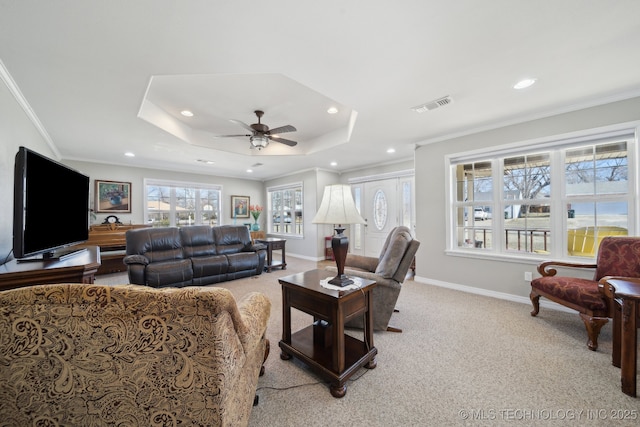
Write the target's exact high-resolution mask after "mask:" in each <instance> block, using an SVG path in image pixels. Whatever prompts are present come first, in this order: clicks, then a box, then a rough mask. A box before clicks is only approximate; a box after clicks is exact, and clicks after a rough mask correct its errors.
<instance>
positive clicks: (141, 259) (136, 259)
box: [122, 255, 149, 265]
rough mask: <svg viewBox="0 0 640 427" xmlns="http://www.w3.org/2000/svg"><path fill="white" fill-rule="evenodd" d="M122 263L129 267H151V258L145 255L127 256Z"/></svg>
mask: <svg viewBox="0 0 640 427" xmlns="http://www.w3.org/2000/svg"><path fill="white" fill-rule="evenodd" d="M122 262H124V263H125V264H127V265H131V264H142V265H149V258H147V257H145V256H144V255H127V256H125V257H124V258H123V259H122Z"/></svg>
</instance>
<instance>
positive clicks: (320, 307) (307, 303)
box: [279, 270, 378, 397]
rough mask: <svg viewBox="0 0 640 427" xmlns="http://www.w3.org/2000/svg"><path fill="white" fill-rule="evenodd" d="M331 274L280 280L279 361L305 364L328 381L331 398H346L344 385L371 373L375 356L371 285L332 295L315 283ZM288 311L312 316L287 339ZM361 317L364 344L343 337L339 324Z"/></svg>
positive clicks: (322, 272)
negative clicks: (362, 372) (363, 370)
mask: <svg viewBox="0 0 640 427" xmlns="http://www.w3.org/2000/svg"><path fill="white" fill-rule="evenodd" d="M334 275H335V274H333V273H331V272H329V271H326V270H311V271H307V272H304V273H298V274H293V275H291V276H286V277H283V278H281V279H279V282H280V284H281V285H282V340H281V341H280V343H279V345H280V349H281V350H282V351H281V353H280V358H281V359H283V360H288V359H290V358H291V357H292V356H293V357H295V358H297V359H299V360H301V361H303V362H305V363H306V364H307V365H308V366H309V367H310V368H311V369H312V370H314V371H315V372H316V373H317V374H318V375H320V376H322V377H324V378H327V379H328V380H329V381H330V388H329V389H330V391H331V394H332V395H333V396H334V397H343V396H344V395H345V394H346V392H347V386H346V385H345V383H346V381H347V380H348V379H349V378H350V377H351V376H352V375H353V374H354V373H355V372H356V371H357V370H358V369H360V368H361V367H365V368H367V369H373V368H375V367H376V360H375V357H376V354H378V350H377V349H376V348H375V347H374V345H373V313H372V309H371V306H372V293H371V291H372V290H373V288H374V287H375V285H376V282H375V281H373V280H364V279H359V280H362V286H361V287H360V289H354V290H346V291H345V290H332V289H327V288H324V287H322V286H321V285H320V281H321V280H324V279H327V278H329V279H330V278H332V277H333V276H334ZM291 308H296V309H298V310H300V311H303V312H305V313H308V314H310V315H312V316H313V320H314V322H313V323H312V324H311V325H309V326H307V327H306V328H303V329H301V330H300V331H297V332H295V333H293V334H292V333H291ZM356 316H364V319H365V321H364V332H363V334H364V339H363V340H362V341H361V340H359V339H357V338H354V337H352V336H350V335H346V334H345V333H344V324H345V322H348V321H349V320H351V319H353V318H354V317H356Z"/></svg>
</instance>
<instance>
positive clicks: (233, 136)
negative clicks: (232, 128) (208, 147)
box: [213, 134, 253, 138]
mask: <svg viewBox="0 0 640 427" xmlns="http://www.w3.org/2000/svg"><path fill="white" fill-rule="evenodd" d="M245 136H253V134H249V135H245V134H242V135H214V136H213V137H214V138H242V137H245Z"/></svg>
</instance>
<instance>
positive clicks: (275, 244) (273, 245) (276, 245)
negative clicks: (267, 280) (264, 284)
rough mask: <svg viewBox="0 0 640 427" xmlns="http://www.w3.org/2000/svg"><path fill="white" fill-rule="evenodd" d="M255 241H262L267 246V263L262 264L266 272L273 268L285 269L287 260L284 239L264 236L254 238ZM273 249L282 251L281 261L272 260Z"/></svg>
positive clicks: (285, 241)
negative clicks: (262, 237)
mask: <svg viewBox="0 0 640 427" xmlns="http://www.w3.org/2000/svg"><path fill="white" fill-rule="evenodd" d="M256 243H263V244H265V245H266V246H267V264H266V265H265V266H264V268H265V269H266V270H267V273H271V270H272V269H274V268H282V269H283V270H286V269H287V260H286V256H285V244H286V243H287V240H286V239H278V238H276V237H266V238H264V239H256ZM274 250H281V251H282V261H274V260H273V251H274Z"/></svg>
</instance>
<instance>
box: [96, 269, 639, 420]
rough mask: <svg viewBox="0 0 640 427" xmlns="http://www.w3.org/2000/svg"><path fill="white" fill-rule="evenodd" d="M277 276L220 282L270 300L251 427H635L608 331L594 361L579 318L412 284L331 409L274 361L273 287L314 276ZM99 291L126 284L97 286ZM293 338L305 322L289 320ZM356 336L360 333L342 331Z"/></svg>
mask: <svg viewBox="0 0 640 427" xmlns="http://www.w3.org/2000/svg"><path fill="white" fill-rule="evenodd" d="M287 261H288V262H289V268H288V269H287V270H286V271H280V270H275V271H274V272H272V273H265V274H262V275H261V276H258V277H256V278H248V279H242V280H237V281H233V282H227V283H223V284H221V285H222V286H224V287H226V288H228V289H230V290H231V291H232V292H233V293H234V295H236V297H241V296H242V295H244V294H246V293H247V292H250V291H254V290H258V291H261V292H264V293H266V294H267V295H268V296H269V298H270V299H271V302H272V309H271V318H270V321H269V327H268V331H267V335H268V338H269V340H270V341H271V355H270V356H269V359H268V360H267V362H266V373H265V375H264V376H263V377H261V378H260V380H259V382H258V392H257V394H258V396H259V399H260V401H259V404H258V406H255V407H254V408H253V411H252V414H251V420H250V426H253V427H265V426H296V427H297V426H307V427H311V426H329V425H331V426H351V427H357V426H462V425H469V426H485V425H486V426H495V425H505V426H514V425H516V426H530V425H536V426H538V425H543V426H546V425H549V426H565V425H576V426H610V425H621V426H622V425H625V426H626V425H629V426H631V425H638V423H640V398H631V397H629V396H627V395H625V394H623V393H622V392H621V391H620V370H619V369H617V368H615V367H613V366H612V365H611V323H609V324H607V325H606V326H605V327H604V328H603V331H602V333H601V335H600V340H599V344H600V348H599V349H598V351H597V352H592V351H589V350H588V349H587V347H586V332H585V329H584V325H583V323H582V321H581V320H580V318H579V316H578V315H577V314H570V313H566V312H560V311H554V310H549V309H545V308H544V307H543V308H541V313H540V314H539V316H538V317H536V318H534V317H531V316H530V315H529V312H530V310H531V307H530V306H529V305H525V304H519V303H515V302H510V301H503V300H498V299H493V298H489V297H483V296H479V295H473V294H467V293H463V292H459V291H453V290H448V289H443V288H440V287H436V286H431V285H427V284H423V283H417V282H414V281H412V280H408V281H406V282H405V284H404V286H403V290H402V293H401V294H400V299H399V301H398V304H397V308H398V309H399V310H400V312H399V313H395V314H394V315H393V318H392V321H393V325H394V326H397V327H400V328H402V329H403V330H404V332H403V333H399V334H398V333H392V332H377V333H375V336H374V340H375V342H374V344H375V346H376V347H377V349H378V356H377V359H376V360H377V363H378V366H377V367H376V368H375V369H373V370H366V369H361V370H360V371H359V372H357V373H356V375H354V377H353V378H352V379H351V380H350V381H349V382H348V383H347V394H346V396H345V397H344V398H342V399H336V398H334V397H332V396H331V394H330V393H329V389H328V385H327V384H325V383H324V382H323V381H322V380H320V379H319V378H318V377H317V376H316V375H315V374H314V373H313V372H311V371H309V370H308V369H307V368H306V367H305V366H304V365H303V364H302V363H300V362H297V361H295V360H289V361H283V360H281V359H280V350H279V347H278V341H279V340H280V338H281V334H282V305H281V302H282V300H281V292H280V285H279V283H278V280H277V279H278V278H279V277H282V276H285V275H289V274H293V273H295V272H298V271H304V270H309V269H312V268H315V267H316V263H314V262H309V261H303V260H300V259H296V258H292V257H289V258H288V260H287ZM97 281H98V282H100V283H110V284H113V283H121V282H123V281H125V282H126V275H110V276H99V277H98V280H97ZM292 317H293V319H292V323H293V330H294V331H295V330H297V329H300V328H302V327H304V326H306V325H308V323H309V322H310V319H311V318H310V316H308V315H306V314H304V313H301V312H299V311H297V310H293V311H292ZM350 333H353V334H356V335H357V334H358V333H359V331H350Z"/></svg>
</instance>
